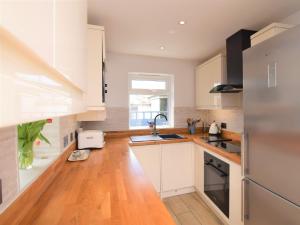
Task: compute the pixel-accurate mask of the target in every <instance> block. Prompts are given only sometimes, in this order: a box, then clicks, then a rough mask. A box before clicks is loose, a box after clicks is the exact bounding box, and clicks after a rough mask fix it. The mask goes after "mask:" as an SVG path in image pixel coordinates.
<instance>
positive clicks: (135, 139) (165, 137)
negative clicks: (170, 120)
mask: <svg viewBox="0 0 300 225" xmlns="http://www.w3.org/2000/svg"><path fill="white" fill-rule="evenodd" d="M130 139H131V141H132V142H145V141H161V140H171V139H183V137H182V136H180V135H178V134H160V135H141V136H131V137H130Z"/></svg>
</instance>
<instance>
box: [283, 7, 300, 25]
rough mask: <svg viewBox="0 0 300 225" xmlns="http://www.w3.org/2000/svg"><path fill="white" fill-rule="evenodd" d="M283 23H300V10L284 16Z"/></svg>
mask: <svg viewBox="0 0 300 225" xmlns="http://www.w3.org/2000/svg"><path fill="white" fill-rule="evenodd" d="M281 22H282V23H287V24H295V25H299V24H300V10H299V11H297V12H295V13H293V14H292V15H290V16H288V17H286V18H283V19H282V20H281Z"/></svg>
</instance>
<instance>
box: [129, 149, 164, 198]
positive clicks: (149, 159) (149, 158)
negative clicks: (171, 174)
mask: <svg viewBox="0 0 300 225" xmlns="http://www.w3.org/2000/svg"><path fill="white" fill-rule="evenodd" d="M131 150H132V151H133V153H134V155H135V156H136V158H137V160H138V161H139V162H140V164H141V166H142V167H143V170H144V173H145V175H146V176H147V177H148V179H149V180H150V181H151V183H152V184H153V186H154V188H155V190H156V191H157V192H158V193H160V186H161V183H160V180H161V176H160V174H161V172H160V171H161V146H160V145H146V146H138V147H132V148H131Z"/></svg>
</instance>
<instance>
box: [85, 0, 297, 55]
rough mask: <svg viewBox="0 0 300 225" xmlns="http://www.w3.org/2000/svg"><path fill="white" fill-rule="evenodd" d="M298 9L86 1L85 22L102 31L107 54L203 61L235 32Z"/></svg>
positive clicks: (290, 3) (290, 4) (288, 1)
mask: <svg viewBox="0 0 300 225" xmlns="http://www.w3.org/2000/svg"><path fill="white" fill-rule="evenodd" d="M299 9H300V1H299V0H248V1H246V0H185V1H184V0H181V1H179V0H126V1H125V0H88V20H89V23H91V24H95V25H103V26H105V32H106V39H107V40H106V47H107V50H108V51H111V52H119V53H128V54H136V55H150V56H159V57H169V58H183V59H194V60H203V59H205V58H207V57H209V56H211V55H213V54H215V53H217V52H218V51H220V50H221V49H222V48H224V46H225V39H226V38H227V37H228V36H230V35H231V34H233V33H234V32H236V31H238V30H239V29H241V28H245V29H259V28H261V27H263V26H265V25H268V24H269V23H271V22H277V21H280V19H281V18H284V17H286V16H288V15H290V14H292V13H294V12H295V11H297V10H299ZM180 20H184V21H185V22H186V24H185V25H179V24H178V22H179V21H180ZM161 46H164V48H165V49H164V50H161V49H160V48H161Z"/></svg>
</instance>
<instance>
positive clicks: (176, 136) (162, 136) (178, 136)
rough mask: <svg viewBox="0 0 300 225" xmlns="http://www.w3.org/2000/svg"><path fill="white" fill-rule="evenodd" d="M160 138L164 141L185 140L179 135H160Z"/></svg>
mask: <svg viewBox="0 0 300 225" xmlns="http://www.w3.org/2000/svg"><path fill="white" fill-rule="evenodd" d="M158 136H159V137H161V138H162V139H183V137H182V136H180V135H178V134H160V135H158Z"/></svg>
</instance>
